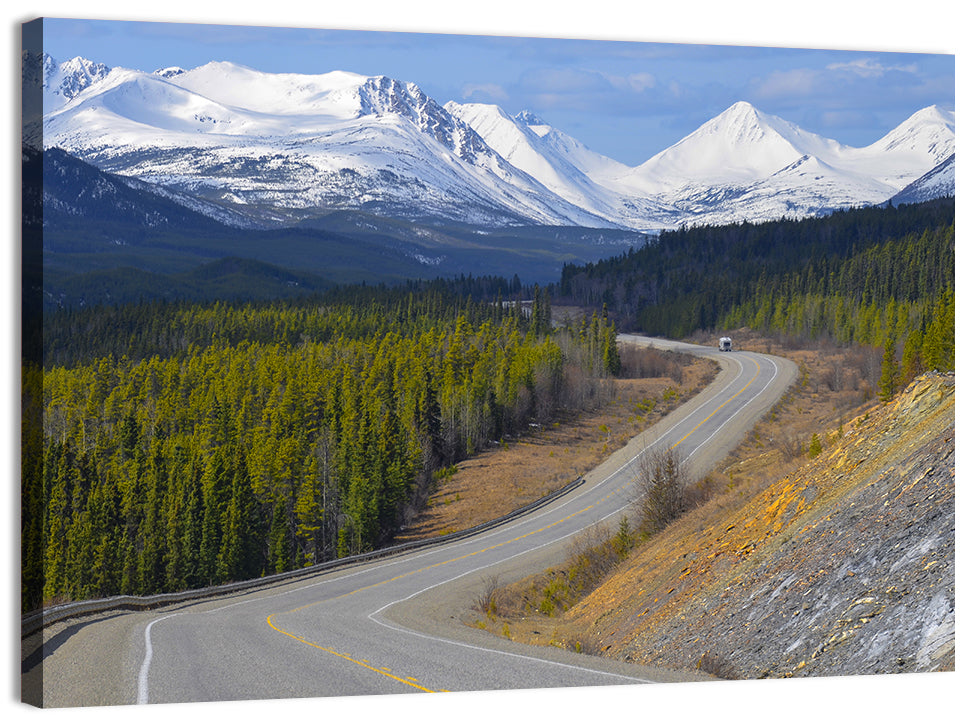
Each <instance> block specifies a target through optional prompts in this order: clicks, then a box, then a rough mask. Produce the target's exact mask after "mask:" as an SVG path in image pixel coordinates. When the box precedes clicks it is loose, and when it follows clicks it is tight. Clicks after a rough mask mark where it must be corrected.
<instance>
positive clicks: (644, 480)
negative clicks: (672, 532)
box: [635, 448, 687, 534]
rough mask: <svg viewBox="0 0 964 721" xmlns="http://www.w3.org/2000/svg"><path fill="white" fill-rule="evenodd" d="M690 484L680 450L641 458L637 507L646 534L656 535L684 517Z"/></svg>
mask: <svg viewBox="0 0 964 721" xmlns="http://www.w3.org/2000/svg"><path fill="white" fill-rule="evenodd" d="M686 484H687V481H686V474H685V471H684V469H683V467H682V463H681V461H680V457H679V453H678V452H677V451H676V449H674V448H661V449H650V450H649V451H647V452H646V453H643V454H642V455H640V457H639V459H638V465H637V470H636V488H637V490H638V497H637V500H636V502H635V507H636V512H637V514H638V516H639V527H640V529H641V530H642V531H644V532H645V533H648V534H653V533H656V532H658V531H660V530H662V529H663V528H665V527H666V526H668V525H669V524H670V523H672V522H673V521H674V520H676V519H677V518H678V517H679V516H680V515H682V513H683V511H684V510H685V507H684V503H683V489H684V488H685V487H686Z"/></svg>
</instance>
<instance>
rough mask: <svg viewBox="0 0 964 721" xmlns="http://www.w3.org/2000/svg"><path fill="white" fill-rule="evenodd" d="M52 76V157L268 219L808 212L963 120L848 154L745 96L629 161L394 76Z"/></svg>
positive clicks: (643, 226) (874, 189) (649, 217)
mask: <svg viewBox="0 0 964 721" xmlns="http://www.w3.org/2000/svg"><path fill="white" fill-rule="evenodd" d="M41 68H42V70H41V72H42V77H43V101H44V103H43V105H44V108H43V121H42V122H43V126H42V128H43V130H42V137H43V146H44V147H60V148H62V149H64V150H66V151H67V152H69V153H71V154H73V155H75V156H77V157H79V158H81V159H82V160H85V161H87V162H89V163H91V164H93V165H95V166H96V167H99V168H101V169H103V170H106V171H108V172H113V173H117V174H121V175H127V176H132V177H135V178H138V179H140V180H143V181H146V182H149V183H152V184H155V185H159V186H162V187H165V188H168V189H170V190H172V191H175V192H177V193H179V194H189V195H195V196H197V197H198V198H200V199H202V200H204V201H205V202H206V203H214V204H221V205H223V206H225V207H230V208H231V209H232V210H233V211H239V212H242V213H244V214H245V215H246V216H247V217H248V218H249V220H250V222H251V223H252V225H260V226H272V225H278V224H286V223H291V222H297V221H299V220H302V219H306V218H311V217H315V216H319V215H324V214H326V213H329V212H331V211H333V210H340V209H356V210H364V211H366V212H370V213H373V214H384V215H387V216H391V217H399V218H404V219H407V220H420V221H424V220H430V221H436V222H439V221H441V222H452V221H457V222H461V223H469V224H478V225H495V226H507V225H521V224H538V225H570V226H579V225H581V226H587V227H598V228H605V227H614V228H620V227H621V228H630V229H636V230H659V229H662V228H672V227H676V226H677V225H679V224H681V223H686V224H716V223H723V222H734V221H740V220H744V219H746V220H752V221H755V220H767V219H772V218H779V217H800V216H804V215H812V214H818V213H824V212H828V211H830V210H833V209H836V208H841V207H850V206H853V205H858V206H859V205H868V204H877V203H881V202H886V201H887V200H888V199H889V198H890V197H893V196H894V195H896V194H897V193H899V192H900V191H901V190H903V189H904V188H905V187H906V186H908V185H910V184H911V183H913V182H914V181H916V180H917V179H919V178H921V177H922V176H924V175H925V174H927V173H929V172H931V171H932V170H934V169H935V168H936V167H937V166H939V165H940V164H941V163H943V162H945V161H947V160H948V158H950V157H952V156H953V153H954V113H953V112H948V111H943V110H940V109H938V108H936V107H931V108H925V109H923V110H921V111H919V112H918V113H915V114H914V115H913V116H911V118H908V120H907V121H905V122H904V123H902V124H901V125H900V126H898V127H897V128H895V129H894V130H893V131H891V132H890V133H888V134H887V135H885V136H884V137H883V138H881V139H880V140H879V141H877V142H876V143H874V144H872V145H870V146H867V147H866V148H850V147H847V146H844V145H841V144H840V143H838V142H837V141H835V140H830V139H826V138H822V137H820V136H818V135H816V134H813V133H810V132H808V131H805V130H803V129H802V128H799V127H798V126H796V125H794V124H792V123H790V122H788V121H785V120H783V119H781V118H778V117H776V116H773V115H767V114H765V113H762V112H761V111H759V110H757V109H756V108H754V107H753V106H752V105H750V104H749V103H745V102H739V103H736V104H734V105H733V106H731V107H730V108H728V109H727V110H725V111H724V112H723V113H721V114H720V115H718V116H716V117H715V118H712V119H710V120H709V121H707V122H706V123H704V124H703V125H702V126H701V127H700V128H698V129H697V130H696V131H694V132H693V133H691V134H690V135H688V136H687V137H685V138H683V139H682V140H680V141H679V142H678V143H676V144H675V145H673V146H672V147H670V148H667V149H666V150H664V151H662V152H661V153H658V154H657V155H655V156H654V157H653V158H651V159H650V160H648V161H646V162H645V163H643V164H642V165H639V166H637V167H629V166H626V165H624V164H622V163H619V162H618V161H616V160H613V159H611V158H607V157H605V156H603V155H600V154H598V153H595V152H593V151H592V150H590V149H589V148H587V147H585V146H584V145H583V144H582V143H580V142H579V141H577V140H575V139H574V138H571V137H569V136H567V135H566V134H565V133H562V132H561V131H559V130H557V129H555V128H553V127H552V126H550V125H548V124H546V123H545V122H544V121H542V120H541V119H539V118H538V117H536V116H534V115H532V114H531V113H520V114H518V115H516V116H514V117H513V116H510V115H509V114H507V113H505V112H504V111H503V110H502V109H501V108H499V107H497V106H495V105H479V104H465V105H460V104H458V103H455V102H448V103H445V104H444V105H441V104H439V103H438V102H436V101H435V100H434V99H432V98H431V97H429V96H428V95H427V94H425V93H424V91H422V90H421V89H420V88H419V87H418V86H417V85H416V84H414V83H410V82H402V81H399V80H396V79H393V78H390V77H387V76H374V77H369V76H363V75H358V74H355V73H350V72H344V71H333V72H329V73H325V74H320V75H304V74H271V73H264V72H260V71H257V70H253V69H251V68H246V67H243V66H239V65H235V64H232V63H227V62H212V63H208V64H206V65H203V66H200V67H198V68H194V69H192V70H184V69H182V68H164V69H161V70H158V71H156V72H154V73H146V72H142V71H138V70H129V69H124V68H113V69H110V68H107V67H106V66H103V65H101V64H97V63H93V62H91V61H88V60H85V59H82V58H75V59H73V60H70V61H68V62H65V63H61V64H57V63H56V62H54V61H53V60H52V59H51V58H50V57H49V56H46V55H45V56H44V57H43V59H42V64H41ZM24 77H25V79H26V78H27V77H28V73H27V71H26V65H25V72H24ZM29 135H30V134H29V133H27V136H28V137H29ZM951 178H952V180H953V171H952V172H951ZM929 187H938V186H934V185H932V186H929ZM940 187H941V188H944V189H946V182H945V183H944V184H943V185H941V186H940ZM925 192H926V191H925ZM951 192H953V183H952V184H951Z"/></svg>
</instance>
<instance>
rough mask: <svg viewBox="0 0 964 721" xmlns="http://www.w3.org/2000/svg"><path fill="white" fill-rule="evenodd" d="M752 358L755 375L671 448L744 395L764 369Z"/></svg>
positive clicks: (673, 446)
mask: <svg viewBox="0 0 964 721" xmlns="http://www.w3.org/2000/svg"><path fill="white" fill-rule="evenodd" d="M750 360H751V361H753V365H755V366H756V373H754V374H753V377H752V378H751V379H750V380H748V381H747V383H746V385H745V386H743V387H742V388H741V389H740V390H738V391H737V392H736V393H734V394H733V395H732V396H730V397H729V398H727V399H726V400H725V401H723V402H722V403H721V404H720V405H719V406H718V407H717V408H716V410H714V411H713V412H712V413H710V414H709V415H708V416H707V417H706V418H704V419H703V420H701V421H700V422H699V423H697V424H696V425H695V426H693V430H691V431H690V432H689V433H687V434H686V435H685V436H683V437H682V438H680V439H679V440H678V441H676V443H674V444H673V445H672V446H670V448H671V449H672V448H676V446H678V445H679V444H680V443H682V442H683V441H685V440H686V439H687V438H689V437H690V436H691V435H693V434H694V433H696V431H698V430H699V429H700V426H702V425H703V424H704V423H706V422H707V421H708V420H709V419H710V418H712V417H713V416H715V415H716V414H717V412H719V411H721V410H722V409H723V407H724V406H725V405H726V404H727V403H729V402H730V401H732V400H735V399H736V398H737V397H738V396H740V395H742V393H743V391H745V390H746V389H747V388H749V387H750V385H751V384H752V383H753V381H755V380H756V379H757V377H758V376H759V375H760V373H761V371H762V370H763V369H762V368H761V367H760V364H759V363H757V362H756V360H755V359H753V358H750Z"/></svg>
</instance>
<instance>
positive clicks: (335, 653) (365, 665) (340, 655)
mask: <svg viewBox="0 0 964 721" xmlns="http://www.w3.org/2000/svg"><path fill="white" fill-rule="evenodd" d="M274 616H275V614H271V615H270V616H268V625H269V626H271V628H273V629H274V630H275V631H277V632H278V633H283V634H284V635H285V636H288V637H290V638H293V639H295V640H296V641H300V642H301V643H304V644H307V645H308V646H311V647H313V648H317V649H318V650H320V651H325V652H326V653H330V654H331V655H332V656H337V657H338V658H342V659H344V660H346V661H351V662H352V663H355V664H358V665H359V666H361V667H362V668H367V669H368V670H369V671H374V672H375V673H378V674H381V675H382V676H386V677H388V678H390V679H392V680H394V681H398V682H399V683H403V684H405V685H406V686H411V687H412V688H415V689H418V690H419V691H424V692H425V693H435V691H433V690H432V689H430V688H425V687H424V686H421V685H419V684H418V683H417V682H416V679H413V678H411V677H408V678H402V677H401V676H396V675H395V674H393V673H390V672H389V671H388V669H385V668H376V667H375V666H372V665H371V664H369V663H367V662H366V661H359V660H358V659H355V658H352V657H351V656H349V655H347V654H344V653H339V652H338V651H336V650H335V649H333V648H327V647H325V646H320V645H319V644H317V643H312V642H311V641H308V640H306V639H303V638H301V637H300V636H295V635H294V634H291V633H288V632H287V631H285V630H284V629H283V628H278V627H277V626H275V625H274V622H273V621H272V620H271V619H273V618H274Z"/></svg>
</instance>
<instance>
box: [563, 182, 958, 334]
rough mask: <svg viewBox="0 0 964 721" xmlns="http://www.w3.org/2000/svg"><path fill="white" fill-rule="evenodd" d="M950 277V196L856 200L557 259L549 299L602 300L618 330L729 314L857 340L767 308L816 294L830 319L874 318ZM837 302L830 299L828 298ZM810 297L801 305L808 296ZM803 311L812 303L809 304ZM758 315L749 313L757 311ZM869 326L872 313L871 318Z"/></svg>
mask: <svg viewBox="0 0 964 721" xmlns="http://www.w3.org/2000/svg"><path fill="white" fill-rule="evenodd" d="M953 281H954V199H953V198H949V199H941V200H936V201H931V202H928V203H920V204H914V205H901V206H899V207H890V206H888V207H884V208H863V209H854V210H848V211H840V212H837V213H834V214H832V215H829V216H825V217H819V218H808V219H803V220H783V221H773V222H767V223H760V224H751V223H741V224H735V225H728V226H723V227H694V228H684V229H681V230H677V231H672V232H666V233H663V234H662V235H661V236H660V237H659V238H658V239H657V240H656V241H654V242H653V243H652V244H650V245H648V246H646V247H644V248H641V249H638V250H636V251H632V252H627V253H624V254H623V255H621V256H618V257H615V258H612V259H610V260H606V261H601V262H598V263H593V264H589V265H585V266H566V268H565V269H564V270H563V274H562V278H561V280H560V283H559V285H558V287H555V288H554V294H553V299H554V301H555V302H565V303H575V304H578V305H590V306H596V307H601V306H602V305H603V304H605V305H606V307H607V308H608V311H609V314H610V317H611V318H613V319H614V320H615V321H616V323H617V325H618V326H619V327H620V328H623V329H632V330H641V331H644V332H648V333H652V334H654V335H667V336H675V337H681V336H684V335H687V334H689V333H692V332H693V331H696V330H699V329H714V328H726V327H731V326H732V324H733V323H736V322H739V323H742V324H745V325H748V326H751V327H755V328H758V329H760V330H767V331H778V332H802V333H806V334H813V335H814V336H816V335H819V334H821V333H826V334H828V335H831V336H834V337H836V338H837V339H838V340H840V341H842V342H851V341H860V342H868V343H872V344H882V339H881V337H880V335H879V334H878V335H876V336H873V337H871V336H868V335H866V334H864V335H863V336H860V337H858V336H857V335H856V334H855V332H854V329H853V328H848V327H845V326H844V325H840V326H839V327H835V326H833V325H831V324H830V323H829V321H828V320H827V319H826V318H819V319H816V320H813V319H811V320H806V321H804V322H803V323H795V322H794V321H793V320H792V318H793V317H796V318H797V319H798V320H799V316H800V315H801V312H800V311H799V310H797V311H796V312H789V316H790V317H791V320H789V321H788V319H787V314H786V313H782V314H776V315H774V313H773V312H771V311H768V310H767V309H768V308H770V309H773V308H775V307H777V306H779V305H781V304H782V305H783V306H784V308H786V307H789V306H793V305H799V304H800V303H802V302H803V300H804V299H805V298H807V297H810V298H811V300H813V298H815V297H819V298H821V299H822V300H823V301H824V302H825V303H831V302H832V304H833V306H834V309H833V310H834V312H838V311H839V313H840V315H841V316H851V317H856V316H857V315H858V312H859V310H860V309H861V308H864V311H865V313H866V312H868V309H873V312H874V313H875V314H877V315H878V316H880V317H882V315H883V313H884V311H885V310H886V306H887V304H888V303H889V301H890V300H894V301H895V302H896V303H897V304H898V305H901V304H905V305H906V304H918V305H921V306H928V305H929V306H930V307H931V311H932V312H936V310H935V306H936V304H937V303H938V302H939V299H940V298H941V296H942V294H943V293H944V292H945V291H947V290H948V289H950V291H951V292H953ZM840 303H842V304H843V306H841V307H839V308H838V304H840ZM811 305H812V304H811ZM811 309H812V308H811ZM758 315H759V317H757V316H758ZM875 322H876V323H877V324H878V325H880V323H881V321H880V318H878V320H877V321H875Z"/></svg>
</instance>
